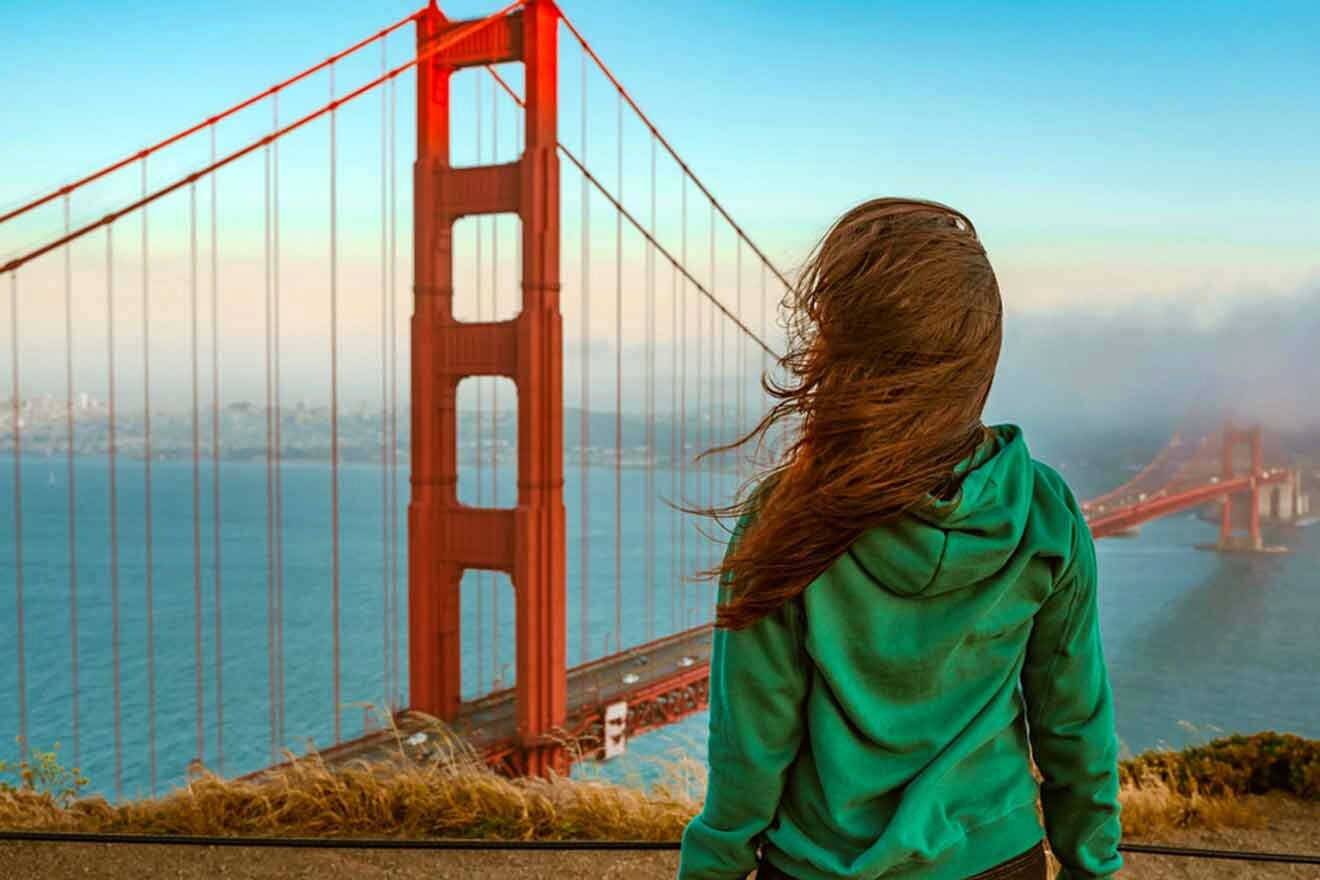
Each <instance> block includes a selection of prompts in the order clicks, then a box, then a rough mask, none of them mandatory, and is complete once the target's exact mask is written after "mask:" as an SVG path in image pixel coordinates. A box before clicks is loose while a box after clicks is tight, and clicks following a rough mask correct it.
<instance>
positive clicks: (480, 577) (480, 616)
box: [473, 77, 487, 694]
mask: <svg viewBox="0 0 1320 880" xmlns="http://www.w3.org/2000/svg"><path fill="white" fill-rule="evenodd" d="M483 79H484V77H477V164H478V165H480V162H482V80H483ZM473 222H474V223H475V227H477V235H475V237H477V259H475V260H474V261H473V274H474V276H475V278H477V321H478V322H480V319H482V317H483V311H482V307H483V306H484V305H486V303H484V302H483V298H482V269H484V267H483V265H482V230H483V223H482V215H480V214H478V215H477V216H475V218H473ZM482 381H483V380H482V379H474V380H473V385H475V388H474V389H473V391H474V392H475V393H474V397H477V446H475V447H474V449H473V459H474V460H475V462H477V507H482V499H483V497H484V495H483V493H484V491H486V486H484V484H483V483H482V462H483V456H482V433H483V429H484V427H486V424H484V422H483V421H482ZM486 578H487V573H486V571H477V573H474V578H473V581H475V588H477V662H475V664H474V665H473V669H475V670H477V674H475V676H473V678H474V679H475V682H477V693H478V694H479V693H480V683H482V669H483V666H482V658H483V657H484V656H486V652H484V649H483V648H484V641H486Z"/></svg>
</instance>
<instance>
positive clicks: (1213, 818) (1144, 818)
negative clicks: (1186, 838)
mask: <svg viewBox="0 0 1320 880" xmlns="http://www.w3.org/2000/svg"><path fill="white" fill-rule="evenodd" d="M1118 800H1119V803H1120V804H1121V805H1122V807H1123V812H1122V819H1123V836H1124V837H1125V838H1127V837H1135V838H1142V837H1153V836H1156V835H1159V834H1161V833H1163V832H1167V831H1170V830H1173V829H1176V828H1225V827H1228V828H1263V827H1265V825H1266V824H1267V819H1266V817H1265V816H1264V815H1263V814H1261V813H1259V812H1257V811H1255V810H1254V809H1252V807H1251V805H1250V804H1249V803H1247V802H1246V801H1244V800H1243V799H1242V798H1240V797H1238V796H1237V795H1235V794H1224V795H1207V794H1204V793H1203V792H1201V791H1200V789H1199V787H1198V786H1197V785H1196V784H1195V783H1194V782H1193V783H1192V785H1191V791H1190V793H1188V794H1183V793H1182V792H1179V791H1177V790H1175V789H1174V788H1173V787H1172V786H1170V785H1169V784H1168V782H1166V781H1165V780H1164V779H1162V778H1161V777H1159V776H1157V775H1155V774H1153V773H1152V774H1150V775H1148V776H1147V777H1146V778H1145V779H1143V781H1142V784H1141V787H1140V788H1136V787H1132V786H1124V787H1123V789H1122V790H1121V791H1120V792H1119V795H1118Z"/></svg>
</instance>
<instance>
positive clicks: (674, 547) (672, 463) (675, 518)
mask: <svg viewBox="0 0 1320 880" xmlns="http://www.w3.org/2000/svg"><path fill="white" fill-rule="evenodd" d="M669 316H670V317H669V327H670V330H669V332H670V333H671V334H672V335H671V336H670V340H669V351H670V359H669V365H670V366H669V368H670V370H671V371H672V372H670V374H669V494H670V497H672V498H674V499H675V500H676V501H679V502H681V500H682V499H681V498H680V497H679V494H678V469H679V456H680V455H682V451H681V450H680V449H679V445H678V372H679V371H678V368H679V365H680V364H681V363H682V362H683V361H682V358H681V357H680V356H679V353H678V339H679V335H678V267H677V266H675V265H674V264H673V263H672V262H670V264H669ZM681 522H682V516H681V514H679V512H678V509H677V508H675V509H673V510H671V511H670V516H669V629H670V632H677V631H678V630H679V619H678V590H679V587H680V583H679V580H678V577H676V575H677V576H679V577H681V575H682V571H681V567H680V565H679V553H678V543H679V538H678V535H679V525H680V523H681Z"/></svg>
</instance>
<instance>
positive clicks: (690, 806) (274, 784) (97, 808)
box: [0, 721, 1265, 840]
mask: <svg viewBox="0 0 1320 880" xmlns="http://www.w3.org/2000/svg"><path fill="white" fill-rule="evenodd" d="M396 734H397V732H396ZM396 739H397V736H396ZM427 741H428V743H429V744H430V745H429V747H428V750H427V752H426V753H425V754H423V755H422V756H421V759H420V760H418V756H417V755H407V754H406V753H405V750H404V747H403V743H402V742H401V741H400V742H399V756H400V758H401V760H400V761H398V762H397V763H390V764H388V765H387V764H377V765H373V766H368V765H365V764H358V765H348V766H330V765H328V764H327V763H325V762H324V761H323V760H322V759H321V758H320V757H319V756H317V755H315V754H313V755H311V756H307V757H302V758H296V759H294V756H292V755H289V756H288V757H289V758H290V759H291V763H289V764H287V765H284V766H282V767H279V768H276V769H274V770H272V771H270V772H269V773H267V774H265V775H264V776H262V777H260V778H258V779H256V780H246V781H245V780H227V779H223V778H221V777H218V776H216V775H214V774H211V773H209V772H205V771H201V772H198V773H196V774H195V775H194V776H193V777H192V778H191V779H190V781H189V782H188V784H187V785H186V786H185V787H183V788H181V789H178V790H176V791H174V792H173V793H171V794H169V795H166V796H164V797H161V798H158V799H154V800H144V801H136V802H128V803H123V804H117V805H116V804H111V803H108V802H107V801H106V800H104V799H103V798H100V797H93V798H84V799H81V800H76V801H71V802H66V800H65V799H61V798H57V797H55V796H53V795H52V794H51V793H50V792H48V791H41V790H40V789H39V787H37V788H33V787H30V786H29V787H22V786H20V787H18V788H17V789H15V788H6V787H4V786H0V827H5V828H12V829H32V830H79V831H101V832H128V833H167V834H170V833H172V834H199V835H278V836H295V837H303V836H336V837H353V836H370V837H406V838H422V837H446V838H486V839H505V840H519V839H522V840H533V839H535V840H567V839H578V840H585V839H596V840H607V839H613V840H677V839H678V838H679V837H680V836H681V834H682V830H683V827H684V826H685V825H686V824H687V822H688V821H689V820H690V819H691V818H692V816H693V815H695V814H696V812H697V811H698V810H699V809H700V807H701V800H702V797H703V793H704V788H705V768H704V767H703V766H701V765H700V764H699V763H697V762H695V761H693V760H692V759H690V758H684V757H681V756H677V755H676V756H675V757H674V758H672V759H670V760H660V761H656V762H655V763H658V764H659V765H660V769H661V771H662V781H661V782H659V783H653V784H651V785H650V786H647V787H643V786H641V785H639V784H636V783H634V784H632V785H624V784H618V783H614V782H608V781H605V780H604V779H602V778H591V777H598V773H596V772H591V771H589V772H588V774H587V775H588V778H586V779H573V778H566V777H552V778H550V779H539V778H521V779H508V778H505V777H502V776H499V775H498V774H496V773H494V772H493V771H491V770H490V769H488V768H487V767H486V766H485V765H484V764H483V763H482V762H481V761H480V760H479V758H478V756H477V755H476V754H475V753H474V752H472V751H471V750H470V749H469V748H467V747H466V746H464V745H462V744H460V743H459V742H458V741H457V740H456V739H455V738H454V737H453V736H451V735H449V734H448V733H447V731H446V730H445V728H444V726H443V724H441V723H440V722H438V721H437V722H435V723H434V725H433V728H432V730H431V731H429V732H428V740H427ZM1120 801H1121V802H1122V805H1123V814H1122V816H1123V827H1124V835H1125V836H1127V837H1137V838H1140V837H1150V836H1153V835H1157V834H1159V833H1161V832H1165V831H1169V830H1172V829H1179V828H1190V827H1201V828H1217V827H1237V828H1258V827H1261V826H1262V825H1263V824H1264V823H1265V819H1264V817H1263V816H1262V815H1260V814H1258V813H1257V812H1255V811H1253V809H1252V808H1251V806H1250V805H1249V803H1248V802H1247V801H1246V800H1243V799H1241V798H1239V797H1238V796H1237V795H1235V794H1232V793H1223V794H1216V795H1213V796H1212V795H1209V794H1205V793H1203V792H1202V791H1200V790H1199V789H1198V788H1197V787H1196V785H1195V783H1193V784H1192V785H1191V787H1190V789H1189V790H1188V791H1180V790H1178V789H1175V788H1174V787H1172V786H1171V785H1170V784H1169V783H1168V782H1167V781H1166V780H1165V779H1164V778H1163V777H1161V776H1159V775H1157V774H1155V773H1154V772H1151V773H1147V774H1143V776H1142V778H1141V779H1140V781H1139V785H1132V784H1129V785H1125V786H1124V788H1123V790H1122V792H1121V794H1120Z"/></svg>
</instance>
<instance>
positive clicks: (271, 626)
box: [263, 146, 279, 764]
mask: <svg viewBox="0 0 1320 880" xmlns="http://www.w3.org/2000/svg"><path fill="white" fill-rule="evenodd" d="M263 152H264V153H265V160H266V178H265V184H266V191H265V215H266V230H265V231H266V237H265V257H266V261H265V269H266V315H265V331H266V693H267V697H268V705H269V709H270V711H269V716H270V731H269V733H270V761H271V763H272V764H275V763H278V761H279V747H278V745H277V743H278V740H277V739H276V722H275V701H276V697H277V694H276V692H275V474H274V471H275V456H274V449H273V446H274V439H275V438H274V434H275V430H274V425H273V424H272V419H271V416H272V410H273V396H274V388H273V384H274V383H273V381H272V380H273V378H274V377H273V375H272V374H273V370H272V365H271V330H272V327H271V323H272V320H271V319H272V316H271V311H272V302H271V300H272V298H273V293H274V291H273V290H272V289H271V288H272V283H271V282H272V278H271V274H272V273H271V258H272V257H273V256H274V255H273V254H272V253H271V238H272V234H273V230H272V229H271V161H270V160H271V150H270V147H269V146H267V147H266V149H265V150H264V151H263Z"/></svg>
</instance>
